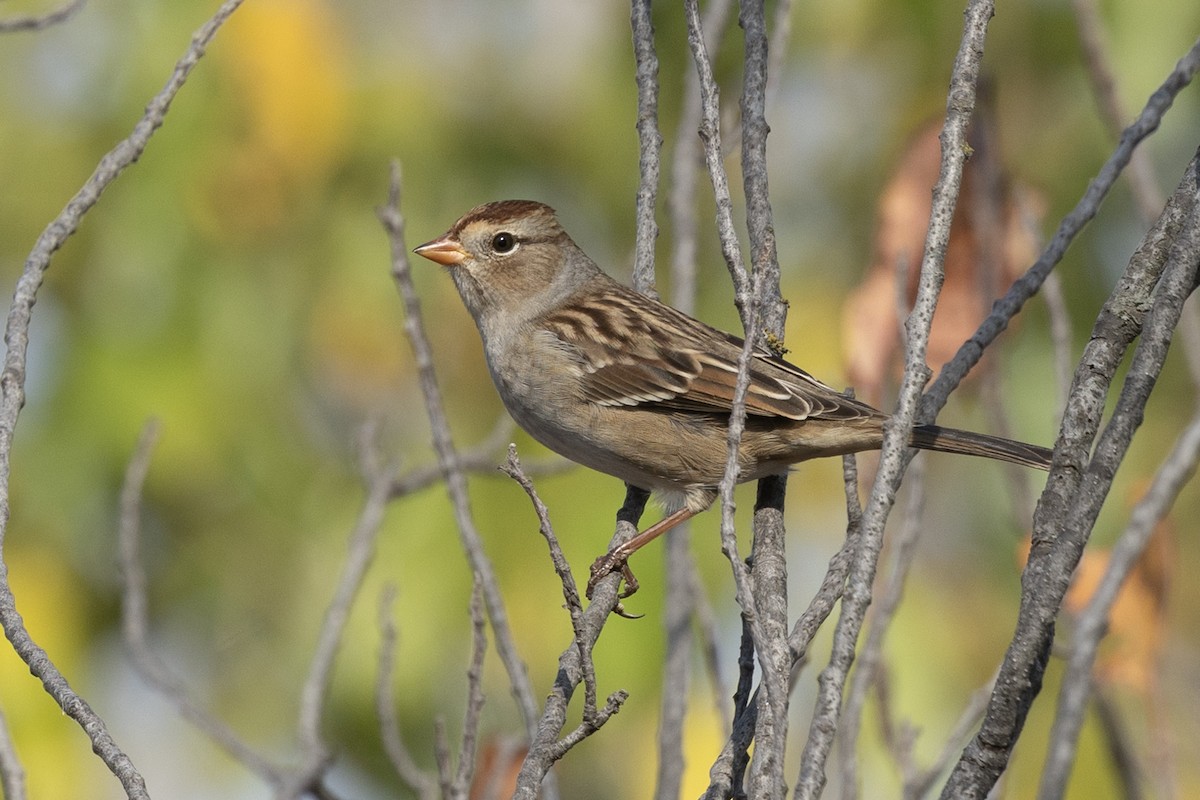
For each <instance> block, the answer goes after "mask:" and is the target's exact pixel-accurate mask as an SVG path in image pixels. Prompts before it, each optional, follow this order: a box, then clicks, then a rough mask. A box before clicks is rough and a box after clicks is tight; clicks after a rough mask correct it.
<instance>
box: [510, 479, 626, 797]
mask: <svg viewBox="0 0 1200 800" xmlns="http://www.w3.org/2000/svg"><path fill="white" fill-rule="evenodd" d="M649 496H650V495H649V493H648V492H647V491H645V490H644V489H639V488H638V487H636V486H632V485H629V484H626V487H625V503H624V505H622V506H621V510H620V511H618V512H617V530H616V532H615V533H614V534H613V538H612V540H611V542H610V549H611V548H612V547H616V546H617V545H620V544H622V543H623V542H626V541H628V540H629V539H631V538H632V537H633V536H634V535H636V534H637V524H638V520H639V519H641V516H642V511H643V510H644V509H645V507H646V500H647V499H648V498H649ZM620 583H621V575H620V572H614V573H613V574H611V575H607V576H605V577H604V578H602V579H601V580H600V581H598V582H597V583H596V586H595V591H594V592H593V593H592V602H591V605H589V606H588V607H587V608H586V609H584V611H583V613H582V614H581V615H580V617H579V620H578V625H577V626H576V628H575V631H576V632H575V637H574V639H573V640H572V642H571V644H570V646H568V647H567V648H566V649H565V650H564V651H563V652H562V654H561V655H560V656H559V658H558V674H557V676H556V678H555V681H554V686H553V687H551V689H550V696H549V697H547V698H546V706H545V709H544V710H543V712H542V717H541V720H540V721H539V723H538V730H537V734H536V735H535V736H533V737H532V741H531V742H530V745H529V752H528V753H527V754H526V756H525V761H524V763H523V764H522V765H521V771H520V774H519V775H518V776H517V790H516V792H515V793H514V794H513V798H514V800H535V798H537V797H538V796H539V795H538V792H539V788H540V787H541V786H542V782H543V780H544V779H545V777H546V775H547V774H548V773H549V771H550V768H551V766H553V764H554V762H555V761H557V760H558V759H559V758H562V756H563V755H564V754H565V753H566V752H567V751H568V750H570V749H571V748H572V747H574V746H575V745H576V744H578V743H579V742H581V741H583V740H584V739H585V738H587V737H588V736H590V735H591V734H592V733H595V732H596V731H597V730H599V729H600V727H601V726H602V725H603V724H604V723H606V722H607V721H608V720H609V719H610V718H611V717H612V715H613V714H615V713H616V712H617V711H618V710H620V708H621V704H622V703H624V701H625V699H626V698H627V697H628V695H627V694H626V693H625V692H624V691H619V692H614V693H613V694H611V695H609V697H608V701H607V702H606V703H605V706H604V708H602V709H597V711H596V712H595V713H594V714H593V715H591V717H590V718H589V717H588V716H586V715H585V717H584V719H583V721H582V722H581V723H580V724H579V726H577V727H576V728H575V729H574V730H573V731H571V732H570V733H569V734H567V735H566V736H563V737H562V738H559V733H560V732H561V731H562V729H563V727H564V726H565V725H566V719H567V706H568V704H569V703H570V702H571V697H572V695H573V694H574V693H575V688H576V687H577V686H579V684H580V683H581V682H582V681H583V676H584V669H585V665H584V663H583V662H584V652H587V653H590V652H591V648H592V646H594V645H595V643H596V639H597V638H598V637H599V636H600V631H601V630H602V629H603V627H604V623H605V621H606V620H607V619H608V617H609V615H610V614H611V613H612V611H613V609H615V608H616V607H617V592H618V589H619V587H620ZM572 622H574V620H572ZM581 642H582V646H581V644H580V643H581Z"/></svg>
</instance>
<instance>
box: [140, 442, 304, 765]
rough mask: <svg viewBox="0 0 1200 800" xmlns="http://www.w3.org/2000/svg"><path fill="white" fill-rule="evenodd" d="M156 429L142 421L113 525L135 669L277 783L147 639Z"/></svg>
mask: <svg viewBox="0 0 1200 800" xmlns="http://www.w3.org/2000/svg"><path fill="white" fill-rule="evenodd" d="M157 435H158V424H157V423H156V422H154V421H151V422H149V423H147V424H146V426H145V427H144V428H143V430H142V434H141V436H140V437H139V439H138V444H137V447H136V448H135V450H134V454H133V457H132V458H131V459H130V461H129V465H128V467H127V468H126V472H125V481H124V484H123V486H122V488H121V513H120V519H119V525H118V529H117V553H118V563H117V566H118V568H119V571H120V574H121V583H122V586H123V587H124V588H123V592H122V596H121V628H122V635H123V637H124V639H125V646H126V647H127V648H128V649H129V656H130V659H131V661H132V662H133V666H134V669H136V670H137V672H138V674H139V675H141V676H142V679H143V680H145V681H146V682H147V683H148V684H150V686H151V688H152V689H154V690H155V691H157V692H158V693H159V694H161V695H162V696H163V698H164V699H166V700H167V702H169V703H170V704H171V705H172V706H174V707H175V710H176V711H177V712H178V713H179V715H180V716H181V717H183V718H184V719H186V720H187V721H188V722H190V723H191V724H192V725H194V726H195V727H196V728H197V729H198V730H200V731H201V732H202V733H204V735H206V736H208V738H209V739H211V740H212V741H213V742H214V743H215V744H216V745H217V746H218V747H220V748H222V749H223V750H225V752H227V753H229V755H230V756H231V757H232V758H233V759H234V760H235V761H237V762H238V763H240V764H243V765H245V766H246V768H247V769H249V770H250V771H252V772H254V773H255V774H256V775H258V776H259V777H261V778H263V779H264V780H265V781H267V782H268V783H271V784H273V785H278V784H279V783H280V782H281V781H282V780H283V776H282V773H281V772H280V771H279V770H277V769H276V768H275V766H274V765H273V764H271V763H270V762H269V761H267V760H266V759H265V758H263V757H262V756H260V755H259V754H258V753H257V752H256V751H255V750H254V749H253V748H251V747H250V746H249V745H247V744H246V743H245V742H243V741H242V740H241V739H240V738H239V737H238V736H237V734H236V733H234V732H233V730H232V729H231V728H229V726H227V725H225V724H224V723H223V722H221V720H219V719H218V718H217V717H215V716H214V715H212V714H210V713H209V712H208V711H206V710H205V709H203V708H201V707H200V706H199V705H197V704H196V703H195V702H193V701H192V700H191V699H190V698H189V697H188V694H187V691H186V690H185V689H184V687H183V684H182V682H181V681H180V680H179V679H178V678H177V677H175V676H174V675H173V674H172V673H171V671H170V670H169V669H168V668H167V666H166V665H165V664H164V663H163V662H162V660H161V659H159V657H158V656H157V655H156V654H155V653H154V651H153V650H152V649H151V647H150V643H149V608H148V604H147V601H146V575H145V570H144V569H143V567H142V558H141V503H142V485H143V483H144V482H145V479H146V474H147V471H148V470H149V465H150V454H151V452H152V451H153V447H154V442H155V439H156V438H157Z"/></svg>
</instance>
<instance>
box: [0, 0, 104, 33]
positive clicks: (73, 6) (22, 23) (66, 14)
mask: <svg viewBox="0 0 1200 800" xmlns="http://www.w3.org/2000/svg"><path fill="white" fill-rule="evenodd" d="M86 2H87V0H71V2H69V3H65V4H63V5H61V6H59V7H58V8H56V9H53V10H52V11H47V12H46V13H45V14H37V15H30V16H20V17H8V18H7V19H0V33H14V32H16V31H41V30H45V29H46V28H49V27H51V26H53V25H58V24H59V23H60V22H66V21H67V20H69V19H70V18H71V17H73V16H75V12H77V11H79V9H81V8H83V6H84V3H86Z"/></svg>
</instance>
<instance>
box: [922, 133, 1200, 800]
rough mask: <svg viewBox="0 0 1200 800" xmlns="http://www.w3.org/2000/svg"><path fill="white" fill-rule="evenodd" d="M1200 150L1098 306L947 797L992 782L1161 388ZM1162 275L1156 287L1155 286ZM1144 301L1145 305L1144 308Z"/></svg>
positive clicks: (1179, 303)
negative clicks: (1010, 618) (984, 703)
mask: <svg viewBox="0 0 1200 800" xmlns="http://www.w3.org/2000/svg"><path fill="white" fill-rule="evenodd" d="M1198 169H1200V155H1198V156H1197V157H1195V158H1193V160H1192V162H1191V163H1190V164H1189V165H1188V167H1187V169H1186V171H1185V174H1184V177H1183V180H1182V181H1181V183H1180V186H1179V188H1178V189H1177V190H1176V192H1175V194H1174V195H1173V196H1172V197H1171V199H1170V201H1168V203H1167V207H1166V208H1165V209H1164V210H1163V213H1162V215H1161V216H1160V217H1159V221H1158V223H1157V224H1156V225H1155V226H1154V227H1153V228H1151V230H1150V231H1149V232H1147V234H1146V236H1145V238H1144V239H1143V242H1142V244H1141V246H1140V247H1139V248H1138V251H1137V252H1136V253H1135V254H1134V256H1133V258H1131V259H1130V261H1129V265H1128V266H1127V267H1126V270H1125V273H1124V274H1123V275H1122V276H1121V278H1120V280H1119V281H1118V283H1117V286H1116V288H1115V289H1114V290H1113V292H1112V294H1111V295H1110V296H1109V299H1108V301H1107V302H1106V303H1105V304H1104V308H1103V309H1101V312H1100V315H1099V317H1098V318H1097V320H1096V324H1095V325H1094V326H1093V329H1092V335H1091V338H1090V340H1089V342H1088V346H1087V347H1086V348H1085V350H1084V354H1083V357H1082V358H1081V360H1080V366H1079V369H1078V370H1077V371H1076V373H1075V380H1074V383H1073V385H1072V387H1071V394H1070V398H1069V401H1068V404H1067V409H1066V412H1065V414H1064V417H1063V424H1062V428H1061V430H1060V433H1059V439H1058V443H1057V444H1056V446H1055V463H1054V466H1053V467H1052V469H1051V471H1050V478H1049V480H1048V482H1047V485H1046V490H1045V492H1044V493H1043V494H1042V498H1041V501H1040V502H1039V503H1038V508H1037V511H1036V512H1035V513H1034V519H1033V546H1032V548H1031V550H1030V554H1029V561H1028V564H1027V565H1026V567H1025V571H1024V573H1023V574H1022V577H1021V589H1022V591H1021V611H1020V615H1019V617H1018V620H1017V629H1016V631H1015V632H1014V634H1013V639H1012V641H1011V643H1010V644H1009V647H1008V651H1007V652H1006V653H1005V657H1004V663H1003V666H1002V667H1001V671H1000V676H999V678H998V680H997V687H998V690H997V691H996V692H995V693H993V695H992V699H991V702H990V704H989V707H988V713H987V716H986V717H985V718H984V721H983V725H982V727H981V729H980V731H979V733H978V734H976V736H975V738H974V739H973V740H972V741H971V743H970V744H969V745H968V746H967V749H966V750H965V751H964V753H963V755H962V758H960V759H959V761H958V763H957V764H956V765H955V768H954V771H953V772H952V773H951V776H950V780H949V782H948V783H947V784H946V786H945V788H944V789H943V797H947V798H949V797H961V796H982V795H983V794H986V793H987V791H989V790H990V788H991V787H992V786H993V785H994V783H995V781H996V779H997V778H998V777H999V775H1000V773H1001V772H1002V771H1003V769H1004V767H1005V766H1006V765H1007V763H1008V759H1009V755H1010V753H1011V750H1012V747H1013V745H1014V744H1015V741H1016V738H1017V736H1019V735H1020V732H1021V729H1022V727H1023V726H1024V722H1025V716H1026V714H1027V713H1028V710H1029V707H1030V706H1031V705H1032V703H1033V700H1034V698H1035V697H1036V696H1037V694H1038V692H1039V691H1040V689H1041V681H1042V674H1043V672H1044V669H1045V665H1046V660H1047V659H1048V658H1049V653H1050V646H1051V644H1052V642H1053V639H1054V620H1055V617H1056V615H1057V613H1058V609H1059V606H1060V605H1061V603H1062V598H1063V595H1064V594H1065V593H1066V589H1067V584H1068V581H1069V578H1070V575H1071V573H1072V571H1073V570H1074V568H1075V565H1076V564H1078V562H1079V558H1080V556H1081V554H1082V552H1083V547H1084V545H1085V544H1086V543H1087V540H1088V537H1089V535H1090V533H1091V530H1092V526H1093V525H1094V524H1095V520H1096V516H1097V515H1098V514H1099V510H1100V506H1101V505H1102V504H1103V502H1104V498H1105V497H1106V496H1107V494H1108V490H1109V489H1110V488H1111V485H1112V477H1113V475H1114V473H1115V472H1116V469H1117V465H1118V464H1119V463H1120V461H1121V459H1122V458H1124V455H1125V452H1126V450H1127V448H1128V446H1129V442H1130V440H1131V439H1132V437H1133V433H1134V431H1135V430H1136V429H1137V427H1138V425H1139V424H1140V423H1141V420H1142V413H1143V410H1144V407H1145V403H1146V401H1147V399H1148V397H1149V394H1150V391H1151V390H1152V389H1153V387H1154V383H1155V380H1156V379H1157V376H1158V373H1159V370H1160V369H1161V367H1162V363H1163V360H1164V359H1165V357H1166V350H1167V346H1168V344H1169V343H1170V340H1171V333H1172V331H1173V330H1174V328H1175V326H1176V325H1177V324H1178V321H1179V314H1180V312H1181V310H1182V307H1183V301H1184V299H1185V298H1186V297H1187V295H1188V294H1190V293H1191V291H1192V289H1193V287H1194V286H1195V279H1196V269H1197V261H1200V241H1197V240H1198V239H1200V231H1197V227H1200V223H1198V222H1197V209H1198V208H1200V203H1198V193H1200V184H1198V182H1197V171H1198ZM1156 284H1157V287H1156ZM1147 309H1149V311H1147ZM1139 334H1140V335H1141V340H1140V341H1139V343H1138V346H1137V348H1136V349H1135V351H1134V355H1133V360H1132V363H1131V365H1130V368H1129V372H1128V374H1127V376H1126V379H1125V383H1124V385H1123V386H1122V389H1121V393H1120V396H1119V398H1118V400H1117V404H1116V407H1115V409H1114V411H1113V414H1112V416H1111V418H1110V419H1109V422H1108V424H1107V425H1106V426H1105V428H1104V431H1103V433H1102V434H1101V435H1100V437H1099V441H1098V442H1097V445H1096V448H1095V454H1094V455H1093V456H1092V458H1091V459H1090V460H1089V458H1088V451H1089V449H1090V445H1091V442H1092V440H1093V438H1094V437H1095V435H1096V431H1097V429H1098V427H1099V425H1100V420H1101V410H1102V409H1103V407H1104V403H1105V399H1106V396H1107V394H1108V390H1109V387H1110V386H1111V383H1112V380H1113V375H1114V374H1115V372H1116V370H1117V367H1118V365H1119V364H1120V362H1121V360H1122V358H1123V357H1124V354H1125V351H1126V349H1127V348H1128V346H1129V344H1130V342H1132V341H1133V339H1134V337H1136V336H1138V335H1139Z"/></svg>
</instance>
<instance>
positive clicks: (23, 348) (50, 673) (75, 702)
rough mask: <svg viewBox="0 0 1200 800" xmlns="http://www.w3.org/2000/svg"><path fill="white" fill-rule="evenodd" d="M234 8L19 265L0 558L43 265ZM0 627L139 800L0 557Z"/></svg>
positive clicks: (230, 7) (3, 431)
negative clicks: (30, 621)
mask: <svg viewBox="0 0 1200 800" xmlns="http://www.w3.org/2000/svg"><path fill="white" fill-rule="evenodd" d="M239 5H241V0H226V2H225V3H223V4H222V5H221V7H220V8H219V9H218V10H217V12H216V13H215V14H214V15H213V16H212V18H211V19H209V20H208V21H207V22H206V23H204V24H203V25H202V26H201V27H200V28H199V29H198V30H197V31H196V33H195V34H194V35H193V36H192V41H191V44H190V45H189V46H188V49H187V51H186V52H185V53H184V55H183V56H182V57H181V58H180V59H179V61H177V62H176V64H175V68H174V70H173V71H172V73H171V76H170V78H168V79H167V83H166V85H165V86H164V87H163V89H162V90H161V91H160V92H159V93H158V94H156V95H155V96H154V97H153V98H152V99H151V100H150V103H149V104H148V105H147V106H146V111H145V113H144V114H143V115H142V117H141V119H139V120H138V122H137V123H136V124H135V125H134V128H133V132H132V133H130V134H129V136H128V137H126V138H125V139H123V140H122V141H121V142H119V143H118V144H117V145H116V146H115V147H114V148H113V149H112V150H110V151H109V152H108V153H107V154H106V155H105V156H104V157H103V158H102V159H100V163H99V164H98V165H97V166H96V169H95V171H94V172H93V173H92V175H91V177H89V178H88V179H87V181H86V182H85V183H84V184H83V186H82V187H81V188H80V190H79V191H78V192H76V194H75V196H74V197H72V198H71V199H70V200H69V201H68V202H67V205H66V207H65V208H64V209H63V210H62V211H61V212H59V214H58V216H57V217H55V219H54V220H53V221H52V222H51V223H50V224H49V225H48V226H46V228H45V230H43V231H42V233H41V235H40V236H39V237H38V240H37V242H36V244H34V247H33V250H32V251H31V252H30V253H29V256H28V257H27V258H26V260H25V268H24V270H23V271H22V273H21V277H20V278H19V279H18V281H17V286H16V290H15V291H14V293H13V300H12V305H11V306H10V307H9V312H8V318H7V322H6V324H5V335H4V341H5V342H6V343H7V345H8V347H7V350H6V352H5V356H4V370H3V373H2V374H0V553H2V552H3V543H4V536H5V534H6V533H7V528H8V507H9V484H10V477H11V457H12V442H13V434H14V431H15V429H16V425H17V418H18V416H19V415H20V412H21V408H22V407H23V406H24V404H25V375H26V365H27V355H28V348H29V323H30V320H31V319H32V316H33V305H34V302H35V301H36V299H37V293H38V289H39V288H40V287H41V285H42V281H43V279H44V278H45V275H46V271H47V270H48V269H49V268H50V259H51V257H52V256H53V255H54V253H55V251H57V250H58V249H59V248H60V247H62V245H63V243H64V242H65V241H66V240H67V239H68V238H69V237H70V236H71V235H72V234H73V233H75V231H76V230H78V228H79V225H80V223H81V222H82V220H83V217H84V216H85V215H86V214H87V213H88V211H90V210H91V208H92V207H93V206H95V204H96V202H97V201H98V200H99V199H100V195H101V194H103V192H104V190H105V189H107V188H108V186H109V185H111V184H112V182H113V181H114V180H116V178H117V176H118V175H120V174H121V172H122V171H124V169H125V168H126V167H128V166H129V165H130V164H132V163H134V162H135V161H136V160H137V159H138V157H139V156H140V155H141V154H142V153H143V152H144V151H145V149H146V146H147V144H148V143H149V141H150V137H151V136H153V135H154V132H155V131H156V130H157V129H158V128H159V127H160V126H161V125H162V124H163V121H164V119H165V117H166V113H167V109H168V108H169V107H170V105H171V101H172V100H173V99H174V98H175V95H176V94H178V93H179V90H180V89H181V88H183V85H184V83H185V82H186V81H187V78H188V76H189V75H190V74H191V72H192V70H193V69H194V68H195V67H196V64H197V63H199V61H200V58H201V57H202V56H203V54H204V51H205V49H206V48H207V47H208V45H209V43H210V42H211V41H212V39H213V36H215V35H216V32H217V30H218V29H219V28H220V27H221V25H222V24H223V23H224V22H225V20H227V19H228V18H229V16H230V14H232V13H233V12H234V10H235V9H236V8H237V7H238V6H239ZM0 625H2V626H3V628H4V633H5V635H6V636H7V637H8V640H9V642H11V643H12V647H13V650H14V651H15V652H16V653H17V655H18V656H19V657H20V658H21V660H22V661H24V662H25V663H26V664H28V665H29V670H30V672H32V673H33V675H34V676H35V677H37V678H38V679H39V680H40V681H41V682H42V686H43V687H44V688H45V690H46V693H47V694H49V695H50V696H51V697H53V698H54V701H55V702H56V703H58V705H59V707H60V708H62V710H63V711H64V712H65V713H66V714H67V716H69V717H71V719H73V720H75V721H76V722H77V723H78V724H79V726H80V727H81V728H83V730H84V732H85V733H86V734H87V736H88V738H89V739H90V740H91V743H92V750H93V751H94V752H95V753H96V754H97V755H98V756H99V757H100V759H101V760H102V761H103V762H104V764H105V765H106V766H107V767H108V769H109V771H111V772H112V773H113V775H115V776H116V777H117V779H118V780H119V781H120V782H121V785H122V787H123V788H124V790H125V793H126V794H127V795H128V796H129V797H138V798H141V797H146V796H147V794H146V785H145V782H144V781H143V779H142V776H141V775H140V774H139V773H138V771H137V769H136V767H134V765H133V762H132V761H130V759H129V757H128V756H126V755H125V753H124V752H122V750H121V749H120V748H119V747H118V746H117V744H116V742H115V741H113V738H112V736H110V735H109V733H108V729H107V727H106V726H105V724H104V720H103V719H101V718H100V716H99V715H98V714H96V713H95V712H94V711H93V710H92V709H91V707H90V706H89V705H88V704H87V703H86V702H85V701H84V700H83V698H82V697H80V696H79V695H78V694H77V693H76V692H75V691H74V690H73V689H72V688H71V686H70V684H69V683H68V682H67V679H66V677H65V676H64V675H63V674H62V672H61V671H60V670H59V669H58V667H57V666H55V664H54V662H53V661H51V660H50V657H49V656H48V655H47V654H46V651H45V650H43V649H42V648H41V647H40V646H39V645H38V644H37V643H36V642H34V641H33V638H32V637H31V636H30V635H29V631H28V630H27V629H26V628H25V624H24V621H23V620H22V619H21V615H20V614H19V613H18V611H17V607H16V598H15V597H14V596H13V592H12V587H11V586H10V584H9V580H8V565H7V564H6V563H5V562H4V560H3V558H0Z"/></svg>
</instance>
